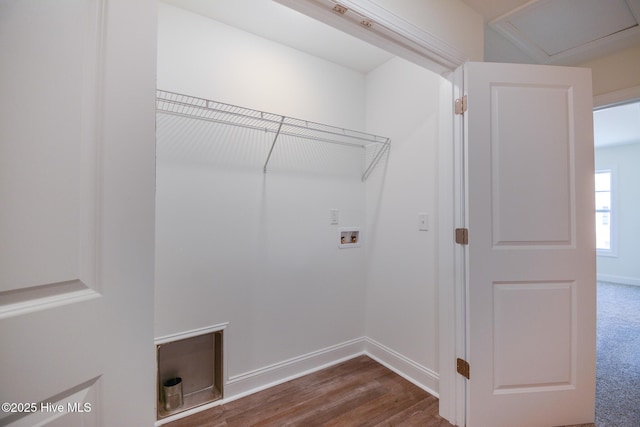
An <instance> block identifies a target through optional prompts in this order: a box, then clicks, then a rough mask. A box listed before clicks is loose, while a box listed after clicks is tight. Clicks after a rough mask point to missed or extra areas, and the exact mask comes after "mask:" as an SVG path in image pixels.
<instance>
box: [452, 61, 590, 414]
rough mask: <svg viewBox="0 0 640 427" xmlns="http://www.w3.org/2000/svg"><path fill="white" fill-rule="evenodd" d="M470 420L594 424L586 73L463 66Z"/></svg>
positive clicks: (565, 69)
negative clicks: (467, 233) (465, 101)
mask: <svg viewBox="0 0 640 427" xmlns="http://www.w3.org/2000/svg"><path fill="white" fill-rule="evenodd" d="M464 80H465V82H464V90H465V93H466V94H467V96H468V110H467V112H466V113H465V114H464V121H465V149H466V159H467V160H466V161H467V177H466V179H467V184H466V185H467V224H468V228H469V245H468V253H467V257H468V258H467V269H468V270H467V286H468V288H467V322H468V323H467V328H468V332H467V346H468V348H467V359H468V361H469V363H470V365H471V373H470V379H469V381H468V389H467V426H470V427H500V426H519V427H527V426H532V427H533V426H537V427H540V426H562V425H571V424H580V423H589V422H593V419H594V401H595V334H596V318H595V316H596V307H595V296H596V288H595V236H594V225H593V221H594V220H593V218H594V217H593V215H594V166H593V125H592V117H593V114H592V106H591V105H592V98H591V74H590V70H586V69H577V68H568V67H549V66H531V65H519V64H491V63H469V64H466V65H465V68H464Z"/></svg>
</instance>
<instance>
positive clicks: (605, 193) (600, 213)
mask: <svg viewBox="0 0 640 427" xmlns="http://www.w3.org/2000/svg"><path fill="white" fill-rule="evenodd" d="M611 201H612V197H611V171H610V170H604V171H597V172H596V249H597V250H598V252H599V253H600V254H613V245H612V236H613V232H612V210H611V205H612V203H611Z"/></svg>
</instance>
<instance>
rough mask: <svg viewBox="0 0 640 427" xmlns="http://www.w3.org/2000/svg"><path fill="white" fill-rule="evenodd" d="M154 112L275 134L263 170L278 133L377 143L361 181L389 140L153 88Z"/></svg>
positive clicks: (351, 143) (356, 144)
mask: <svg viewBox="0 0 640 427" xmlns="http://www.w3.org/2000/svg"><path fill="white" fill-rule="evenodd" d="M156 111H157V112H158V113H163V114H169V115H173V116H177V117H184V118H190V119H196V120H203V121H207V122H213V123H219V124H225V125H230V126H237V127H241V128H246V129H252V130H257V131H262V132H268V133H273V134H275V136H274V139H273V142H272V144H271V148H270V150H269V154H268V157H267V159H266V161H265V164H264V168H263V170H264V172H266V170H267V165H268V163H269V160H270V158H271V155H272V153H273V150H274V147H275V144H276V141H277V139H278V137H279V136H281V135H286V136H290V137H295V138H304V139H307V140H313V141H319V142H326V143H331V144H338V145H343V146H349V147H355V148H361V149H367V148H369V147H372V146H377V148H376V152H375V154H374V156H373V159H372V160H371V161H370V162H369V163H368V166H367V167H366V168H365V171H364V173H363V175H362V180H363V181H364V180H366V179H367V177H368V176H369V174H370V173H371V171H372V170H373V168H374V167H375V166H376V164H377V163H378V162H379V161H380V159H381V158H382V156H383V154H384V153H385V152H386V151H387V150H388V149H389V147H390V143H391V140H390V139H389V138H387V137H383V136H379V135H374V134H369V133H365V132H360V131H355V130H351V129H345V128H340V127H337V126H331V125H326V124H322V123H317V122H312V121H308V120H301V119H296V118H293V117H288V116H283V115H279V114H274V113H268V112H265V111H259V110H253V109H250V108H245V107H239V106H236V105H232V104H225V103H222V102H217V101H212V100H208V99H204V98H198V97H194V96H190V95H184V94H179V93H176V92H170V91H163V90H157V93H156Z"/></svg>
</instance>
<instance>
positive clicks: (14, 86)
mask: <svg viewBox="0 0 640 427" xmlns="http://www.w3.org/2000/svg"><path fill="white" fill-rule="evenodd" d="M155 7H156V6H155V2H154V1H151V0H142V1H138V2H136V7H132V5H131V3H130V2H127V1H125V0H108V1H107V0H60V1H56V2H42V1H38V0H6V1H2V2H0V45H1V46H2V49H0V93H2V97H0V117H1V119H0V120H2V125H1V126H0V207H1V208H0V242H2V244H1V245H0V342H2V345H1V346H0V360H1V361H2V363H0V383H2V384H3V385H2V387H0V401H1V402H9V403H11V402H13V403H15V404H16V405H17V404H20V405H21V406H16V407H14V408H13V409H11V407H9V410H8V411H6V410H4V409H5V408H3V411H2V412H0V425H16V426H19V425H25V426H26V425H52V426H57V425H67V426H74V425H78V426H80V425H82V426H96V425H150V424H151V423H152V422H153V413H154V411H153V405H154V402H155V393H154V379H155V376H154V369H153V365H154V347H153V253H154V249H153V228H154V227H153V223H154V221H153V219H154V188H155V183H154V178H155V176H154V167H155V165H154V162H155V156H154V152H155V149H154V145H155V137H154V117H155V114H154V105H155V104H154V96H155V87H154V86H155V48H156V46H155V25H156V24H155ZM132 34H135V35H136V37H135V38H131V35H132ZM25 404H29V405H32V406H27V407H25ZM85 404H87V405H85ZM34 408H35V409H36V411H35V412H34V411H33V410H32V409H34Z"/></svg>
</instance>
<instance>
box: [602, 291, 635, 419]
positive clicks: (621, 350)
mask: <svg viewBox="0 0 640 427" xmlns="http://www.w3.org/2000/svg"><path fill="white" fill-rule="evenodd" d="M597 345H598V359H597V371H596V427H639V426H640V286H629V285H618V284H613V283H605V282H598V344H597Z"/></svg>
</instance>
